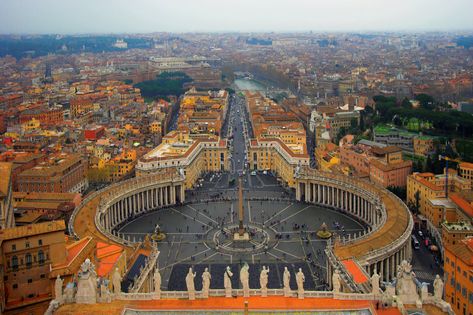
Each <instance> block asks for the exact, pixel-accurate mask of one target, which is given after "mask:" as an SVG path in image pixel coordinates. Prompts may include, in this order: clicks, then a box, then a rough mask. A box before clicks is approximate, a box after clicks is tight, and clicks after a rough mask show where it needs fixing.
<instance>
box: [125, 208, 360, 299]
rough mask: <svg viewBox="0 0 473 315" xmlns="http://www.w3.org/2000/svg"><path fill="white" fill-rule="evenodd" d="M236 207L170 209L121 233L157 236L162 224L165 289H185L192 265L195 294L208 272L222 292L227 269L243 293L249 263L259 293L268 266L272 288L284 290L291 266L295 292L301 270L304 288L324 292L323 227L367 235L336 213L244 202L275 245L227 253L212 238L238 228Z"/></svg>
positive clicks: (250, 216) (133, 223)
mask: <svg viewBox="0 0 473 315" xmlns="http://www.w3.org/2000/svg"><path fill="white" fill-rule="evenodd" d="M237 207H238V201H236V200H233V201H231V200H229V201H216V202H203V203H193V204H188V205H182V206H173V207H168V208H164V209H159V210H156V211H153V212H151V213H148V214H145V215H143V216H140V217H138V218H135V219H134V220H132V221H130V222H128V223H127V224H125V225H123V226H122V227H121V229H120V233H124V234H126V235H130V237H132V238H133V237H135V238H136V239H143V238H144V236H145V235H146V234H151V233H153V231H154V229H155V226H156V224H159V225H160V227H161V229H162V231H164V233H165V234H166V240H165V241H163V242H161V243H159V245H158V248H159V250H160V252H161V253H160V256H159V268H160V272H161V274H162V277H163V289H167V290H185V281H184V279H185V275H186V274H187V272H188V268H189V267H190V266H192V267H193V268H194V271H195V272H197V277H196V278H195V283H196V289H198V290H199V289H200V288H201V286H202V284H201V282H202V279H201V274H202V272H203V270H204V268H205V267H208V268H209V271H210V273H211V275H212V281H211V288H223V274H224V269H225V267H226V266H227V265H229V266H230V267H231V269H232V272H233V273H234V276H233V279H232V281H233V287H234V288H239V287H240V283H239V280H238V279H239V269H240V267H241V265H242V264H243V263H245V262H246V263H248V264H249V266H250V276H251V279H250V287H251V288H259V273H260V268H261V266H263V265H266V266H269V268H270V273H269V283H268V288H281V287H282V272H283V270H284V267H285V266H287V267H288V269H289V270H290V271H291V275H292V277H291V287H292V288H294V289H295V288H296V285H295V272H297V271H298V268H302V270H303V272H304V274H305V275H306V283H305V287H306V289H312V290H316V289H317V290H321V289H324V287H325V286H324V282H325V270H326V260H325V253H324V249H325V247H326V241H325V240H320V239H318V238H317V236H316V235H315V232H316V231H317V230H318V229H319V227H320V226H321V224H322V223H323V222H326V223H327V225H328V226H329V228H330V229H331V230H333V231H334V232H336V233H339V234H342V235H348V234H352V235H353V234H354V233H358V232H359V231H362V230H363V226H362V225H361V224H360V223H359V222H357V221H356V220H355V219H354V218H352V217H350V216H348V215H346V214H344V213H341V212H339V211H337V210H333V209H327V208H323V207H319V206H315V205H310V204H305V203H300V202H295V201H274V200H273V201H264V200H261V201H260V200H256V201H254V200H252V201H250V200H245V201H244V208H245V218H244V222H246V223H248V224H258V225H259V226H261V227H262V226H263V223H264V228H263V229H265V230H271V235H275V236H276V239H274V240H271V243H270V245H269V246H268V248H267V249H265V250H260V251H253V250H252V247H251V246H249V247H248V250H246V251H243V252H236V253H228V252H224V251H222V250H221V248H219V247H218V246H217V245H216V244H214V243H213V237H212V233H215V231H222V230H226V227H227V226H229V225H235V224H237V223H238V217H237V212H238V211H237ZM246 223H245V224H246ZM222 227H223V229H222ZM227 232H228V231H227ZM209 234H210V235H209ZM224 234H226V235H227V237H226V238H227V239H225V238H224V239H223V241H222V242H223V243H225V242H226V243H225V244H226V245H228V246H236V245H235V244H233V241H232V237H231V233H224ZM220 239H221V238H220ZM254 241H255V243H256V242H257V241H258V239H256V238H255V240H254ZM223 243H222V245H223Z"/></svg>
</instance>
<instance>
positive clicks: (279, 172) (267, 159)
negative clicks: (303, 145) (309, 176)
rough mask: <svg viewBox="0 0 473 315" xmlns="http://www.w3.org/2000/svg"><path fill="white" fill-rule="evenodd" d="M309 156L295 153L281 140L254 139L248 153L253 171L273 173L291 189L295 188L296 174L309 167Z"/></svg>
mask: <svg viewBox="0 0 473 315" xmlns="http://www.w3.org/2000/svg"><path fill="white" fill-rule="evenodd" d="M309 162H310V159H309V155H307V154H306V153H302V154H301V153H294V152H293V151H292V150H291V149H290V148H289V147H288V146H287V145H286V144H285V143H284V142H283V141H282V140H281V139H279V138H274V139H252V140H251V141H250V148H249V151H248V163H249V165H250V169H251V170H260V171H271V172H273V173H275V174H276V176H277V177H278V179H280V180H282V181H283V182H284V183H286V184H287V185H288V186H289V187H295V184H296V181H295V178H294V174H295V173H296V172H297V171H298V169H299V168H300V167H302V166H308V165H309Z"/></svg>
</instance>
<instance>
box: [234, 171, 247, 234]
mask: <svg viewBox="0 0 473 315" xmlns="http://www.w3.org/2000/svg"><path fill="white" fill-rule="evenodd" d="M242 186H243V185H242V183H241V176H240V177H239V178H238V232H236V233H235V234H234V235H233V240H235V241H249V240H250V235H249V234H248V232H246V230H245V227H244V225H243V219H244V217H245V213H244V210H243V209H244V208H243V187H242Z"/></svg>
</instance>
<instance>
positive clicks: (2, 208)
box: [0, 162, 15, 230]
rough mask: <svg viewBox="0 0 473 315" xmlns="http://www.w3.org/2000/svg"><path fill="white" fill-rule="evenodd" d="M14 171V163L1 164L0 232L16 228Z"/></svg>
mask: <svg viewBox="0 0 473 315" xmlns="http://www.w3.org/2000/svg"><path fill="white" fill-rule="evenodd" d="M12 169H13V163H9V162H0V230H1V229H5V228H10V227H14V226H15V217H14V214H13V201H12V198H13V193H12V190H13V189H12Z"/></svg>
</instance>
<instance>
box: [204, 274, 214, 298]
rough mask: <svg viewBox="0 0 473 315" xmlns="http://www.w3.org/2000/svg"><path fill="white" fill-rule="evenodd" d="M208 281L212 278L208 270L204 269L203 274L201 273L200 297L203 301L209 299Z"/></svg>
mask: <svg viewBox="0 0 473 315" xmlns="http://www.w3.org/2000/svg"><path fill="white" fill-rule="evenodd" d="M210 279H212V276H211V275H210V272H209V268H205V270H204V273H202V297H203V298H205V299H206V298H208V297H209V290H210Z"/></svg>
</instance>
